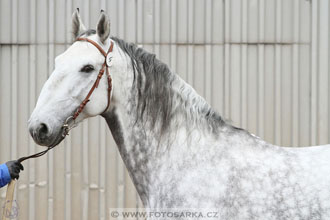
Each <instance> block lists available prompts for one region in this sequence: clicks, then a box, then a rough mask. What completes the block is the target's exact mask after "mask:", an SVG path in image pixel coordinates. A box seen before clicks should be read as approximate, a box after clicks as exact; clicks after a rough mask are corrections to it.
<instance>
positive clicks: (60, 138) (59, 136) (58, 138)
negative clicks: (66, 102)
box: [47, 127, 65, 147]
mask: <svg viewBox="0 0 330 220" xmlns="http://www.w3.org/2000/svg"><path fill="white" fill-rule="evenodd" d="M63 134H64V128H63V127H61V130H60V132H58V134H57V136H56V137H55V139H54V140H53V142H52V143H51V144H49V145H47V147H54V146H56V145H59V144H60V143H61V142H62V141H63V140H64V138H65V135H63Z"/></svg>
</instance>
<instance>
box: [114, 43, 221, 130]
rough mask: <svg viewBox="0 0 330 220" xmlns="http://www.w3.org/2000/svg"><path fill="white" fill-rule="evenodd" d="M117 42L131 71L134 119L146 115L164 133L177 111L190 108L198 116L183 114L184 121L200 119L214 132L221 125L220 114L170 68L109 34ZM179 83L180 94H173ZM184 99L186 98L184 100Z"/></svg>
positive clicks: (143, 117) (189, 110)
mask: <svg viewBox="0 0 330 220" xmlns="http://www.w3.org/2000/svg"><path fill="white" fill-rule="evenodd" d="M111 39H112V40H114V41H115V42H116V43H117V45H118V46H119V47H120V48H121V49H122V50H123V51H124V52H125V53H126V54H127V55H128V56H129V57H130V59H131V64H132V66H133V71H134V82H133V86H132V88H133V90H134V91H137V99H138V101H137V114H138V115H137V116H138V117H137V118H139V119H142V120H145V119H147V117H150V118H149V119H151V122H152V123H153V124H155V123H156V122H159V123H160V125H161V132H166V130H167V129H168V128H169V126H170V122H171V119H172V118H173V117H175V115H176V114H177V113H178V112H181V111H184V112H186V113H187V114H192V113H193V112H194V111H195V113H197V114H196V115H198V116H200V117H193V116H192V115H190V116H187V120H193V121H194V122H196V123H197V122H198V121H199V122H201V120H202V121H204V122H205V123H206V127H209V128H211V129H212V131H213V132H215V133H217V132H218V129H219V127H221V126H223V125H224V124H225V122H224V120H223V119H222V118H221V116H220V115H219V114H218V113H217V112H216V111H214V110H213V109H212V108H211V106H210V105H209V104H208V103H207V102H206V101H205V100H204V99H203V98H202V97H200V96H199V95H197V93H196V92H195V91H194V90H193V89H192V88H191V87H190V86H187V84H186V83H183V80H181V79H179V77H178V75H177V74H176V73H174V72H172V71H171V70H170V68H169V67H168V66H167V65H166V64H165V63H163V62H162V61H160V60H158V59H157V58H156V56H155V54H152V53H149V52H147V51H146V50H144V49H143V48H141V47H138V46H137V45H136V44H134V43H127V42H125V41H124V40H121V39H119V38H116V37H112V38H111ZM178 82H179V83H182V84H181V86H180V90H181V92H182V95H183V96H185V95H187V96H194V95H196V97H193V98H192V99H189V98H191V97H183V96H181V97H180V96H177V95H176V93H175V92H174V90H173V84H174V83H176V84H177V83H178ZM185 98H187V99H185Z"/></svg>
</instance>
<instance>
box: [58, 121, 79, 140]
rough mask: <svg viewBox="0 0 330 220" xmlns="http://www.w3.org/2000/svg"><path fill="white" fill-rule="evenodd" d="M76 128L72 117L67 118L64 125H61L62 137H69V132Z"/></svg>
mask: <svg viewBox="0 0 330 220" xmlns="http://www.w3.org/2000/svg"><path fill="white" fill-rule="evenodd" d="M76 126H77V124H76V121H75V120H74V119H73V116H69V117H68V118H67V119H66V120H65V123H64V124H63V125H62V128H63V133H62V137H65V136H67V135H69V131H70V130H71V129H72V128H74V127H76Z"/></svg>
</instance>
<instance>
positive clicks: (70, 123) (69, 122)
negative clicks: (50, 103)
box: [17, 38, 113, 163]
mask: <svg viewBox="0 0 330 220" xmlns="http://www.w3.org/2000/svg"><path fill="white" fill-rule="evenodd" d="M76 41H87V42H89V43H91V44H93V45H94V46H95V47H96V48H97V49H98V50H99V51H100V52H101V54H102V55H103V56H104V63H103V64H102V67H101V69H100V71H99V74H98V75H97V78H96V80H95V82H94V84H93V86H92V88H91V89H90V90H89V92H88V94H87V96H86V97H85V99H84V100H83V101H82V102H81V104H80V105H79V107H78V108H77V110H76V111H75V113H74V114H73V115H71V116H69V117H68V118H67V119H66V120H65V123H64V125H63V126H62V136H61V138H60V139H59V140H58V141H56V142H55V143H53V144H52V145H50V146H48V147H47V149H46V150H44V151H41V152H39V153H36V154H33V155H30V156H26V157H21V158H19V159H18V160H17V161H18V162H20V163H21V162H23V161H24V160H27V159H30V158H37V157H40V156H42V155H44V154H46V153H47V152H48V151H49V150H50V149H52V148H54V147H56V146H57V145H58V144H59V143H60V142H61V141H62V140H63V139H64V138H65V136H67V135H68V134H69V131H70V130H71V129H72V128H74V127H75V126H76V123H75V120H76V118H77V117H78V116H79V114H80V113H81V112H82V111H83V110H84V108H85V106H86V104H87V103H88V102H89V98H90V96H91V95H92V94H93V92H94V90H95V88H97V87H98V86H99V83H100V80H101V78H102V76H103V74H104V71H105V72H106V75H107V80H108V104H107V107H106V108H105V109H104V111H103V112H102V113H101V114H103V113H104V112H106V111H107V110H108V108H109V105H110V96H111V90H112V79H111V76H110V72H109V67H110V63H111V59H112V57H111V52H112V49H113V42H112V41H111V44H110V47H109V50H108V52H105V51H104V50H103V49H102V47H100V45H98V43H96V42H95V41H92V40H90V39H88V38H77V40H76ZM109 55H110V56H109Z"/></svg>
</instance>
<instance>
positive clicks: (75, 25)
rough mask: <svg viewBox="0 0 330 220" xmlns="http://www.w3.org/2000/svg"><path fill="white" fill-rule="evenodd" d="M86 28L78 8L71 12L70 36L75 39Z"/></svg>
mask: <svg viewBox="0 0 330 220" xmlns="http://www.w3.org/2000/svg"><path fill="white" fill-rule="evenodd" d="M85 30H86V28H85V26H84V24H83V23H82V21H81V18H80V15H79V8H77V10H76V11H75V12H73V14H72V36H73V39H74V40H75V39H76V38H77V37H78V36H79V35H80V34H81V33H83V32H84V31H85Z"/></svg>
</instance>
